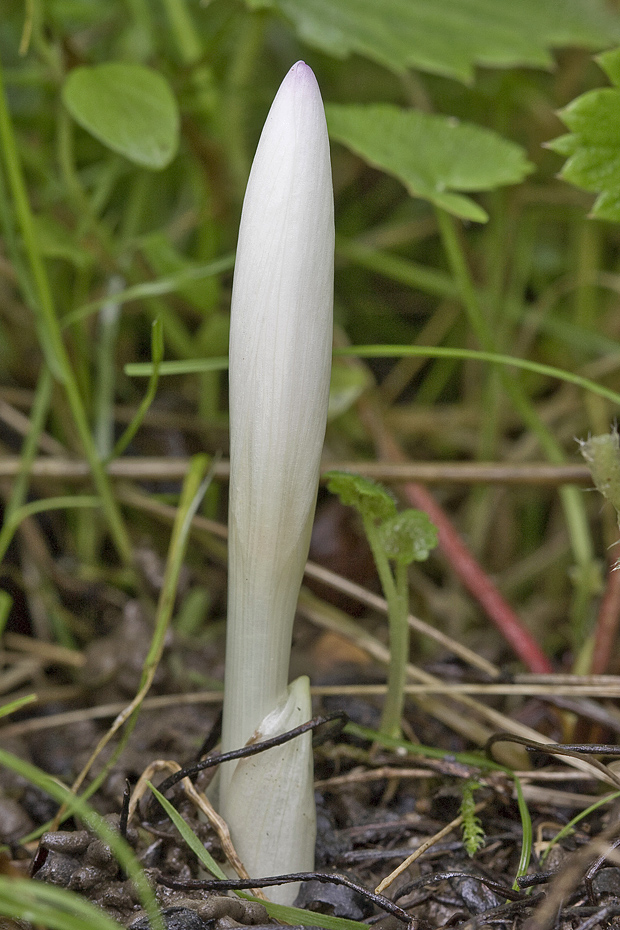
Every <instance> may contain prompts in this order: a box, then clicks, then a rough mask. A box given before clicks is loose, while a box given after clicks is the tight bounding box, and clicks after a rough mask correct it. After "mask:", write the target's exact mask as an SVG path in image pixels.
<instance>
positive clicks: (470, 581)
mask: <svg viewBox="0 0 620 930" xmlns="http://www.w3.org/2000/svg"><path fill="white" fill-rule="evenodd" d="M360 407H361V409H360V412H361V413H362V416H363V418H364V421H365V423H366V426H367V427H368V428H369V430H370V432H371V434H372V436H373V439H374V441H375V444H376V446H377V448H378V451H379V455H380V457H381V458H382V459H387V460H388V461H391V462H402V461H405V455H404V453H403V451H402V449H401V448H400V446H399V445H398V443H397V441H396V439H395V438H394V436H392V435H391V433H390V432H389V430H388V429H387V428H386V426H385V423H384V421H383V419H382V418H381V417H380V415H379V414H378V411H376V410H374V409H372V408H371V407H370V405H369V404H363V406H362V405H360ZM402 490H403V494H404V496H405V497H406V498H407V500H408V502H409V503H410V504H412V505H413V506H414V507H417V508H419V509H420V510H423V511H424V512H425V513H426V514H428V516H429V517H430V519H431V520H432V521H433V523H434V524H435V526H436V527H437V534H438V536H439V546H440V548H441V549H442V551H443V553H444V555H445V556H446V557H447V559H448V561H449V563H450V566H451V568H452V569H453V570H454V571H455V572H456V574H457V575H458V577H459V578H460V580H461V582H462V584H463V585H464V586H465V587H466V588H467V590H468V591H469V592H470V594H471V595H472V596H473V597H474V598H475V599H476V600H477V601H478V603H479V604H480V606H481V607H482V608H483V609H484V611H485V612H486V614H487V616H488V618H489V620H491V622H492V623H493V624H494V625H495V626H496V627H497V629H498V630H499V632H500V633H501V634H502V636H503V637H504V639H505V640H506V641H507V642H508V643H509V644H510V646H511V647H512V648H513V649H514V651H515V653H516V655H517V656H518V657H519V658H520V659H521V661H522V662H523V664H524V665H525V666H526V667H527V668H528V669H529V671H530V672H534V673H537V674H547V673H549V672H552V671H553V667H552V665H551V663H550V661H549V659H548V658H547V656H546V655H545V654H544V652H543V651H542V650H541V648H540V646H539V645H538V643H537V642H536V640H535V639H534V637H533V636H532V634H531V633H530V631H529V630H528V629H527V627H526V626H525V625H524V624H523V622H522V620H521V619H520V618H519V617H518V616H517V614H516V613H515V611H514V610H513V609H512V607H511V606H510V604H509V603H508V602H507V601H506V600H505V599H504V597H503V596H502V595H501V594H500V592H499V591H498V589H497V588H496V586H495V585H494V584H493V582H492V581H491V579H490V578H489V576H488V575H487V574H486V572H485V571H484V570H483V569H482V567H481V566H480V564H479V563H478V562H477V561H476V559H475V558H474V556H473V555H472V553H471V552H470V551H469V549H468V548H467V546H466V545H465V543H464V542H463V540H462V539H461V537H460V536H459V534H458V533H457V531H456V529H455V528H454V526H453V525H452V522H451V520H450V518H449V517H448V516H447V514H446V513H445V511H444V510H443V509H442V508H441V507H440V505H439V504H438V503H437V501H436V500H435V498H434V497H433V495H432V494H431V493H430V491H428V490H427V489H426V488H425V487H424V485H422V484H418V483H417V482H413V481H410V482H408V483H407V484H405V485H404V486H403V489H402ZM617 574H619V575H620V572H618V573H617Z"/></svg>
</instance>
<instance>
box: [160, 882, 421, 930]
mask: <svg viewBox="0 0 620 930" xmlns="http://www.w3.org/2000/svg"><path fill="white" fill-rule="evenodd" d="M157 881H158V882H160V883H161V884H162V885H165V886H166V887H167V888H174V889H177V890H180V891H190V890H194V889H199V890H202V891H246V890H248V889H250V888H271V887H272V886H273V885H285V884H288V883H289V882H312V881H314V882H322V883H324V884H330V885H344V886H345V888H350V889H351V890H352V891H355V892H357V893H358V894H360V895H362V896H363V897H364V898H366V899H367V900H368V901H372V903H373V904H375V905H376V906H377V907H379V908H381V910H384V911H387V912H388V913H389V914H392V915H393V916H394V917H397V918H398V919H399V920H402V921H403V922H404V923H406V924H407V925H408V926H409V924H410V923H411V917H410V916H409V914H408V913H407V911H404V910H403V909H402V907H399V906H398V905H397V904H394V902H393V901H390V899H389V898H386V897H384V896H383V895H382V894H375V892H374V891H369V890H368V889H367V888H364V886H363V885H358V883H357V882H354V881H351V879H350V878H345V877H344V875H335V874H332V873H331V872H291V873H289V874H287V875H273V876H271V877H270V878H249V879H231V880H230V881H220V880H219V879H213V880H210V879H205V880H202V879H188V880H187V881H181V880H179V879H176V878H166V877H164V876H163V875H161V873H160V875H159V876H158V877H157Z"/></svg>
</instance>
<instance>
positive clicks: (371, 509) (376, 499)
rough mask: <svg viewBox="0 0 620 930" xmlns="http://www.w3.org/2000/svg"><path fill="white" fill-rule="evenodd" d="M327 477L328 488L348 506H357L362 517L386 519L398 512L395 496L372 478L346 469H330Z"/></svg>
mask: <svg viewBox="0 0 620 930" xmlns="http://www.w3.org/2000/svg"><path fill="white" fill-rule="evenodd" d="M325 477H326V479H327V490H328V491H331V493H332V494H336V495H337V496H338V497H339V498H340V501H341V503H343V504H345V505H346V506H347V507H355V509H356V510H357V511H358V512H359V513H360V514H361V515H362V517H365V518H367V519H370V520H386V519H387V518H388V517H392V516H394V514H395V513H396V504H395V502H394V498H393V497H391V496H390V494H388V492H387V491H386V490H385V488H383V487H381V485H380V484H376V482H374V481H371V480H370V478H362V476H361V475H352V474H350V473H349V472H346V471H329V472H327V474H326V475H325Z"/></svg>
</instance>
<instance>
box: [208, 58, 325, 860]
mask: <svg viewBox="0 0 620 930" xmlns="http://www.w3.org/2000/svg"><path fill="white" fill-rule="evenodd" d="M333 262H334V217H333V192H332V181H331V167H330V159H329V142H328V137H327V127H326V124H325V115H324V111H323V104H322V101H321V95H320V92H319V88H318V85H317V82H316V79H315V77H314V74H313V73H312V71H311V70H310V68H309V67H308V66H307V65H305V64H304V63H303V62H301V61H300V62H297V64H296V65H294V66H293V67H292V68H291V70H290V71H289V73H288V74H287V76H286V78H285V79H284V81H283V82H282V85H281V87H280V89H279V91H278V93H277V96H276V98H275V100H274V102H273V105H272V107H271V110H270V112H269V115H268V117H267V121H266V123H265V126H264V128H263V132H262V135H261V138H260V142H259V144H258V149H257V151H256V156H255V158H254V163H253V165H252V170H251V173H250V178H249V181H248V186H247V190H246V195H245V200H244V204H243V213H242V217H241V226H240V230H239V243H238V248H237V259H236V264H235V274H234V283H233V295H232V309H231V332H230V368H229V378H230V503H229V583H228V624H227V643H226V674H225V697H224V721H223V736H222V747H223V749H224V751H227V750H231V749H237V748H239V747H240V746H243V745H244V744H245V743H246V742H247V741H248V740H249V739H250V738H251V737H252V736H253V734H254V733H255V731H257V730H260V729H261V728H262V726H263V721H264V718H265V717H267V716H268V715H269V714H270V713H271V712H272V711H274V710H275V709H276V708H278V707H281V706H283V705H284V704H286V702H287V681H288V666H289V654H290V648H291V637H292V625H293V619H294V615H295V608H296V603H297V597H298V594H299V587H300V584H301V580H302V577H303V571H304V566H305V562H306V559H307V556H308V546H309V542H310V532H311V529H312V520H313V517H314V509H315V504H316V494H317V487H318V477H319V465H320V456H321V450H322V446H323V439H324V435H325V423H326V417H327V403H328V395H329V376H330V366H331V348H332V304H333ZM307 710H308V714H309V713H310V708H309V703H308V707H307ZM298 722H300V723H301V722H303V720H299V721H298ZM305 745H306V747H307V752H310V742H309V740H306V741H305ZM304 767H305V771H306V772H307V771H308V761H307V759H306V760H305V761H304V762H303V765H302V768H304ZM234 768H235V765H234V763H228V764H226V765H224V766H223V767H222V780H221V788H220V792H221V809H222V813H223V815H224V817H225V818H226V819H227V820H230V821H231V822H232V821H233V820H234V821H235V823H236V822H237V813H238V812H237V811H233V810H232V799H231V800H230V803H229V792H228V786H229V783H230V779H231V777H232V774H233V771H234ZM264 787H265V790H267V791H268V790H270V785H269V783H266V784H265V786H264ZM271 788H273V790H274V791H275V790H276V785H275V783H274V784H273V785H271ZM233 794H234V792H233ZM307 794H308V792H306V795H307ZM309 797H310V803H312V793H311V790H310V795H309ZM307 801H308V797H306V798H305V799H301V798H300V803H302V802H303V803H307ZM287 803H288V802H287ZM270 806H271V809H273V810H276V809H277V808H278V804H277V802H276V803H273V804H272V803H271V802H270ZM246 813H247V818H248V821H249V823H248V829H249V830H254V831H255V829H256V827H255V825H254V826H253V825H252V822H251V821H252V817H253V814H254V815H255V813H256V812H255V811H254V812H253V811H252V810H247V812H246ZM284 813H286V812H284ZM304 816H305V815H304ZM313 816H314V815H313V814H312V817H313ZM302 819H303V818H302ZM306 819H307V818H306ZM240 832H241V827H240V826H239V825H237V826H235V827H233V831H232V835H233V842H235V843H236V844H239V846H242V848H243V849H244V850H247V848H248V844H246V843H245V841H244V840H241V838H240ZM272 832H273V831H272ZM283 832H284V833H285V832H286V830H285V829H284V828H283ZM289 832H290V831H289ZM305 846H306V847H307V846H308V844H307V843H305ZM247 855H249V853H248V852H246V856H247ZM265 855H266V850H265V851H264V852H261V854H260V858H259V861H256V862H250V861H246V862H245V865H246V868H247V869H248V871H249V873H250V875H253V876H254V877H257V878H258V877H261V876H265V875H270V874H276V873H277V872H279V871H289V870H290V862H291V855H290V854H289V853H287V852H285V853H284V858H282V852H280V854H279V858H278V862H277V863H269V862H267V860H266V859H265ZM311 865H312V863H311V861H310V862H309V863H308V864H307V865H306V866H305V867H306V868H311ZM281 866H283V868H281Z"/></svg>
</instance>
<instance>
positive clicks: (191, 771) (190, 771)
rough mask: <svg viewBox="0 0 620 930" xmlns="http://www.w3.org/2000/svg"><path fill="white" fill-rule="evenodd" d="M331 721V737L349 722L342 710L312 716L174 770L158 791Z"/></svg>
mask: <svg viewBox="0 0 620 930" xmlns="http://www.w3.org/2000/svg"><path fill="white" fill-rule="evenodd" d="M333 721H338V724H337V726H336V727H332V728H331V730H330V734H329V735H330V736H332V737H333V736H336V735H338V734H339V733H340V732H341V731H342V730H343V729H344V727H345V726H346V725H347V723H348V722H349V718H348V716H347V715H346V714H345V713H343V712H342V711H335V712H334V713H331V714H324V715H322V716H319V717H313V718H312V720H308V722H307V723H302V724H301V725H300V726H298V727H295V728H294V729H292V730H287V732H286V733H281V734H280V736H273V737H272V738H271V739H265V740H262V741H261V742H258V743H250V744H249V745H247V746H244V747H243V748H242V749H234V750H232V751H231V752H219V753H214V754H213V755H211V756H209V757H208V758H207V759H202V760H201V761H200V762H194V763H192V764H191V765H188V766H186V767H185V768H182V769H180V770H179V771H178V772H175V773H174V775H171V776H170V777H169V778H166V780H165V781H163V782H162V783H161V785H159V786H158V791H159V792H160V793H161V794H166V792H167V791H170V789H171V788H173V787H174V785H176V784H177V783H178V782H180V781H182V780H183V779H184V778H191V777H192V776H194V775H197V774H198V773H199V772H203V771H204V770H205V769H209V768H212V767H213V766H214V765H220V763H221V762H231V761H233V760H234V759H245V758H247V757H248V756H255V755H256V754H257V753H259V752H265V751H266V750H267V749H273V748H274V746H282V745H283V743H288V742H289V740H292V739H295V738H296V737H297V736H301V735H302V734H303V733H307V732H308V731H309V730H316V729H317V728H318V727H322V726H325V724H328V723H332V722H333Z"/></svg>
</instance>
